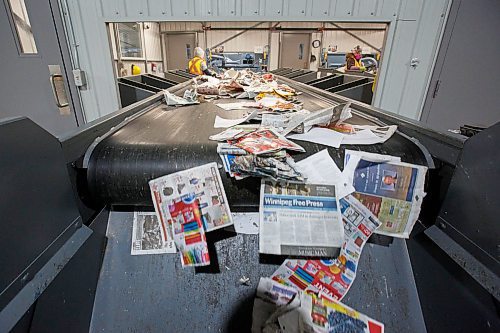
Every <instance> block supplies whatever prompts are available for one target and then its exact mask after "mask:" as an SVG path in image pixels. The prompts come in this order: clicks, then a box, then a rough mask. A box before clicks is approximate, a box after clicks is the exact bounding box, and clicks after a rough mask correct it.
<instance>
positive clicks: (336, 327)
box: [286, 293, 384, 333]
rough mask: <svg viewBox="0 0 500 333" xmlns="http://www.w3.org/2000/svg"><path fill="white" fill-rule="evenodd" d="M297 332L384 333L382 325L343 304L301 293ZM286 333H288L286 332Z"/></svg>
mask: <svg viewBox="0 0 500 333" xmlns="http://www.w3.org/2000/svg"><path fill="white" fill-rule="evenodd" d="M294 311H298V312H299V313H300V315H299V332H301V333H335V332H338V333H343V332H350V333H358V332H359V333H384V324H382V323H380V322H378V321H376V320H374V319H371V318H370V317H368V316H366V315H364V314H362V313H359V312H358V311H356V310H354V309H352V308H350V307H348V306H347V305H345V304H342V303H340V302H336V301H328V300H325V299H321V298H318V297H316V296H315V295H309V294H306V293H302V294H301V296H300V308H297V309H296V310H294ZM286 333H288V331H286Z"/></svg>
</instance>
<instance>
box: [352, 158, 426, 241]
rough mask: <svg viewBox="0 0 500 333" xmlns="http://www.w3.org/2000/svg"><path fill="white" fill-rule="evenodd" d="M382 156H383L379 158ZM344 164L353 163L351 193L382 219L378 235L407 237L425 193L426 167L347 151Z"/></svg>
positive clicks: (418, 212) (416, 217)
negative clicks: (353, 191) (352, 187)
mask: <svg viewBox="0 0 500 333" xmlns="http://www.w3.org/2000/svg"><path fill="white" fill-rule="evenodd" d="M380 156H382V157H380ZM346 159H347V161H344V164H345V165H351V166H352V165H355V169H354V172H353V173H352V174H351V177H352V181H351V183H352V184H353V186H354V188H355V190H356V192H355V193H354V194H353V195H354V196H355V197H356V198H357V199H358V200H359V201H360V202H361V203H362V204H363V205H365V206H366V207H367V208H368V209H369V210H370V211H371V212H373V214H374V215H375V216H376V217H377V218H378V219H379V220H380V221H381V222H382V225H381V226H380V228H379V229H378V230H377V233H378V234H382V235H387V236H393V237H400V238H408V237H409V236H410V233H411V230H412V229H413V226H414V225H415V222H416V221H417V219H418V216H419V214H420V207H421V205H422V200H423V198H424V196H425V192H424V182H425V174H426V172H427V167H425V166H420V165H414V164H409V163H403V162H399V161H397V160H394V158H391V157H390V156H386V157H385V159H386V160H387V161H381V159H384V155H379V157H378V159H377V158H376V159H375V160H374V159H373V156H369V155H366V157H364V155H363V154H355V155H352V154H346Z"/></svg>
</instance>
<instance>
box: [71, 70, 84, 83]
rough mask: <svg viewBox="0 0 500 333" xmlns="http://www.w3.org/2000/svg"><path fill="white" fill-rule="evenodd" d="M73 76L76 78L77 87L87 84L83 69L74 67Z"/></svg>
mask: <svg viewBox="0 0 500 333" xmlns="http://www.w3.org/2000/svg"><path fill="white" fill-rule="evenodd" d="M73 78H74V80H75V85H76V86H77V87H83V86H84V85H86V84H87V78H86V76H85V72H84V71H82V70H81V69H73Z"/></svg>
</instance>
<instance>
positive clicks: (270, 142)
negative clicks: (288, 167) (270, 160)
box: [230, 128, 305, 155]
mask: <svg viewBox="0 0 500 333" xmlns="http://www.w3.org/2000/svg"><path fill="white" fill-rule="evenodd" d="M230 143H231V144H234V145H235V146H237V147H239V148H241V149H244V150H246V151H247V152H249V153H250V154H255V155H259V154H268V153H272V152H276V151H278V150H281V149H287V150H293V151H298V152H304V151H305V150H304V148H302V147H301V146H299V145H298V144H296V143H294V142H292V141H290V140H288V139H286V138H285V137H284V136H282V135H280V134H279V133H277V132H276V131H275V130H273V129H271V128H264V129H260V130H257V131H255V132H252V133H249V134H247V135H245V136H243V137H241V138H239V139H237V140H235V141H231V142H230Z"/></svg>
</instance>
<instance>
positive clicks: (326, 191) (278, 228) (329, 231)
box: [259, 180, 344, 257]
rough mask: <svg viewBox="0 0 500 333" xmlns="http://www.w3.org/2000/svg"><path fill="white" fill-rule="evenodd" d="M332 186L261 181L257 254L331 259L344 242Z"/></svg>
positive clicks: (336, 199) (337, 204) (337, 205)
mask: <svg viewBox="0 0 500 333" xmlns="http://www.w3.org/2000/svg"><path fill="white" fill-rule="evenodd" d="M338 207H339V202H338V198H337V195H336V192H335V186H334V185H319V184H302V183H294V182H289V183H288V184H282V183H276V182H271V181H266V180H263V181H262V183H261V193H260V206H259V212H260V230H259V252H260V253H269V254H287V255H300V256H315V257H333V256H335V255H336V254H337V252H338V249H339V248H340V247H341V245H342V242H343V238H344V232H343V231H344V229H343V227H342V220H341V217H340V211H339V210H338Z"/></svg>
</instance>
